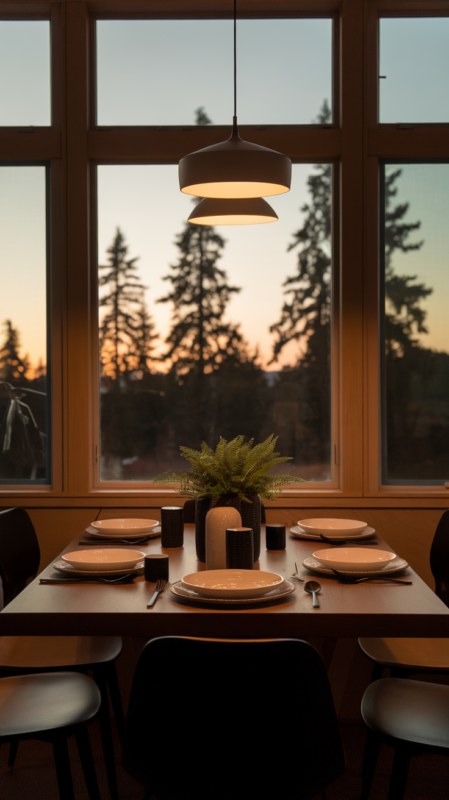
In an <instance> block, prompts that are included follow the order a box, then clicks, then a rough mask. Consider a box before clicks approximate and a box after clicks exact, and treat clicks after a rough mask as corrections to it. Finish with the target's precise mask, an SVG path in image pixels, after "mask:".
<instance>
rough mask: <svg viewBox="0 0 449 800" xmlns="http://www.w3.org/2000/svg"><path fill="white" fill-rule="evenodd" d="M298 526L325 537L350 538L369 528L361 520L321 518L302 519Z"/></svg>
mask: <svg viewBox="0 0 449 800" xmlns="http://www.w3.org/2000/svg"><path fill="white" fill-rule="evenodd" d="M298 525H299V526H300V527H301V528H303V530H305V531H307V532H308V533H318V534H319V533H324V535H325V536H329V537H331V536H340V537H341V536H349V535H350V534H355V533H362V532H363V531H364V530H365V528H367V527H368V523H367V522H362V521H361V520H359V519H331V518H327V517H321V518H318V519H300V520H299V521H298Z"/></svg>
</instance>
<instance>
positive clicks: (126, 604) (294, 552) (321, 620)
mask: <svg viewBox="0 0 449 800" xmlns="http://www.w3.org/2000/svg"><path fill="white" fill-rule="evenodd" d="M85 536H86V534H85V532H84V531H82V532H80V535H79V536H78V537H77V538H75V539H74V540H73V541H72V542H70V543H69V544H68V545H67V547H66V548H65V550H64V551H63V552H64V553H67V552H71V551H74V550H76V551H79V550H81V549H82V547H83V545H80V544H79V542H80V540H82V539H83V538H85ZM373 541H374V540H373ZM375 541H376V542H377V545H376V548H379V549H386V550H391V548H390V547H389V546H388V544H387V542H385V541H384V540H383V539H382V537H381V536H380V535H379V534H378V533H376V538H375ZM354 544H356V543H354ZM109 546H111V545H109V544H108V545H102V544H101V541H99V543H98V547H99V548H101V547H109ZM115 546H117V545H115ZM119 546H121V547H124V548H127V549H130V548H131V549H136V550H138V551H140V552H142V553H144V554H145V555H147V554H150V553H161V552H163V553H167V554H168V555H169V580H170V583H171V584H173V583H175V582H177V581H179V580H181V578H182V577H183V576H185V575H187V574H190V573H193V572H197V571H200V570H204V569H206V565H205V564H203V563H201V562H199V561H198V560H197V556H196V548H195V526H194V525H188V524H187V525H185V526H184V544H183V546H182V547H178V548H172V549H164V548H162V546H161V539H160V537H158V538H153V539H151V540H150V541H148V542H146V543H145V544H138V545H129V544H128V545H127V544H123V545H119ZM328 547H329V545H328V544H326V543H324V542H317V541H310V540H306V539H300V538H296V537H295V536H293V534H291V533H289V532H287V541H286V549H285V550H280V551H268V550H267V549H266V543H265V526H262V531H261V553H260V558H259V561H258V562H256V564H255V565H254V569H260V570H267V571H270V572H275V573H278V574H280V575H282V576H283V577H284V578H287V579H288V578H289V577H290V576H291V575H292V574H293V573H294V572H295V564H297V565H298V573H299V575H300V576H301V577H303V578H310V579H314V580H317V581H318V582H319V583H320V585H321V591H320V593H319V602H320V607H319V608H313V606H312V596H311V595H310V594H308V593H307V592H306V591H304V588H303V584H302V583H301V582H299V581H294V585H295V591H294V592H292V593H291V594H290V595H288V596H286V597H283V598H280V599H277V600H271V601H263V602H260V603H255V604H250V603H246V604H241V605H240V604H236V605H227V604H223V605H214V604H211V603H200V602H197V601H191V600H184V599H181V598H179V597H176V596H175V595H174V594H172V593H171V591H170V588H169V587H167V588H166V589H165V591H163V593H162V594H161V595H160V596H159V598H158V600H157V602H156V604H155V605H154V606H153V607H152V608H147V603H148V602H149V600H150V599H151V597H152V595H153V593H154V589H155V584H154V583H151V582H147V581H146V580H145V578H144V576H143V574H139V575H138V576H137V577H136V578H135V579H134V580H133V582H131V583H128V584H122V585H120V584H118V585H112V584H106V583H94V582H89V580H86V581H85V582H82V583H76V584H74V585H67V584H63V585H59V584H41V583H40V582H39V581H40V579H42V578H45V577H51V576H53V577H55V576H56V577H57V575H58V573H55V569H54V566H53V564H54V563H55V561H57V559H54V561H52V563H51V564H49V565H48V566H47V567H46V568H45V569H44V570H43V571H42V572H41V573H40V574H39V575H38V577H37V578H36V579H35V580H33V581H32V582H31V583H30V584H29V585H28V586H27V587H26V588H25V589H24V590H23V591H22V592H21V593H20V594H19V595H18V596H17V597H16V598H15V599H14V600H13V601H12V602H11V603H9V605H8V606H7V607H6V608H5V609H4V610H3V611H2V612H1V613H0V634H1V635H24V636H30V635H34V636H36V635H45V636H48V635H122V636H135V637H142V636H143V637H148V638H153V637H158V636H165V635H172V636H173V635H178V636H198V637H215V638H235V639H266V638H282V637H296V638H303V637H304V638H307V637H332V638H335V637H358V636H383V637H385V636H395V637H398V636H399V637H408V636H413V637H429V636H432V637H445V636H448V635H449V609H448V608H447V607H446V605H445V604H444V603H443V602H442V601H441V600H440V599H439V598H438V597H437V596H436V594H435V593H434V592H433V591H432V589H431V588H430V587H429V586H428V585H427V584H426V583H425V582H424V581H423V580H422V579H421V578H420V577H419V575H417V573H416V572H415V571H414V570H413V569H412V568H411V567H408V568H407V570H406V572H405V573H403V574H402V575H399V576H398V577H399V578H403V580H408V581H411V582H412V583H411V585H399V584H394V583H386V582H381V581H379V582H372V581H369V582H362V583H358V584H351V585H349V584H344V583H340V582H339V580H338V578H337V577H330V576H325V575H316V574H313V573H312V572H310V571H309V570H308V569H306V568H305V567H304V566H302V563H303V561H304V559H306V558H308V557H310V556H312V554H313V553H314V552H315V551H316V550H318V549H321V548H328ZM86 549H87V546H86ZM398 555H399V556H400V553H398ZM59 576H60V577H61V575H59Z"/></svg>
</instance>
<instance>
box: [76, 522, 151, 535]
mask: <svg viewBox="0 0 449 800" xmlns="http://www.w3.org/2000/svg"><path fill="white" fill-rule="evenodd" d="M90 524H91V525H92V528H95V529H96V530H97V531H100V533H109V534H112V535H113V536H114V535H115V534H116V535H117V536H125V535H126V536H132V534H133V533H150V532H151V531H152V529H153V528H155V527H156V525H160V522H158V521H157V520H156V519H100V520H97V521H96V522H91V523H90Z"/></svg>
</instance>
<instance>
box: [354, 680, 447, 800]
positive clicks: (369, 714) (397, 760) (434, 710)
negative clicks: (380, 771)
mask: <svg viewBox="0 0 449 800" xmlns="http://www.w3.org/2000/svg"><path fill="white" fill-rule="evenodd" d="M362 717H363V720H364V722H365V724H366V725H367V727H368V736H367V741H366V746H365V756H364V761H363V769H362V779H363V782H362V793H361V795H360V797H361V800H368V797H369V793H370V788H371V784H372V780H373V777H374V772H375V768H376V763H377V758H378V754H379V749H380V745H381V743H382V742H384V743H386V744H389V745H391V746H392V747H394V748H395V755H394V761H393V770H392V773H391V779H390V787H389V790H388V800H403V798H404V796H405V787H406V783H407V774H408V767H409V763H410V759H411V757H412V756H413V755H421V754H423V753H439V754H443V755H449V686H443V685H441V684H437V683H427V682H424V681H414V680H404V679H403V678H382V679H380V680H377V681H374V682H373V683H371V684H370V685H369V686H368V688H367V690H366V692H365V694H364V696H363V699H362Z"/></svg>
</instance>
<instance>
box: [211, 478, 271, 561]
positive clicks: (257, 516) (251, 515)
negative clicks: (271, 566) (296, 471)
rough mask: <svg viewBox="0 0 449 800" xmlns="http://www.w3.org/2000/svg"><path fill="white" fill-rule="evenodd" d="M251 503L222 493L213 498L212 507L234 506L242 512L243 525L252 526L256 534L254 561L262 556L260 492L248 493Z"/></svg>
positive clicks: (245, 526)
mask: <svg viewBox="0 0 449 800" xmlns="http://www.w3.org/2000/svg"><path fill="white" fill-rule="evenodd" d="M246 497H247V498H248V500H251V503H245V502H243V501H242V500H239V498H238V497H234V495H220V496H217V497H213V498H212V502H211V504H210V507H211V508H218V507H220V506H232V507H233V508H236V509H237V511H239V512H240V516H241V518H242V526H243V527H244V528H252V529H253V534H254V561H258V560H259V556H260V520H261V500H260V497H259V495H258V494H247V495H246Z"/></svg>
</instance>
